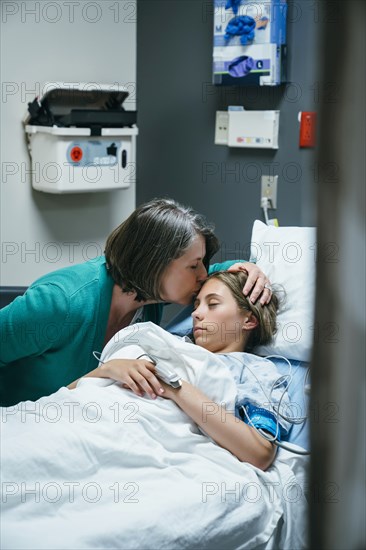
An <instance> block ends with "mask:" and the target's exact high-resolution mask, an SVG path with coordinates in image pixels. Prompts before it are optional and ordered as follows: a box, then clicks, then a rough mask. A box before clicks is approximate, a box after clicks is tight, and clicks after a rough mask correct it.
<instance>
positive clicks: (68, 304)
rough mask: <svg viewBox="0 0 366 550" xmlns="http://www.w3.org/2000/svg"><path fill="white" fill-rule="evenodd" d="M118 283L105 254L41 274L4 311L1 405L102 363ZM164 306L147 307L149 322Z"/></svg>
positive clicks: (0, 319)
mask: <svg viewBox="0 0 366 550" xmlns="http://www.w3.org/2000/svg"><path fill="white" fill-rule="evenodd" d="M233 263H234V262H225V263H224V264H215V265H213V266H211V268H210V272H212V271H217V270H219V269H226V268H227V267H228V265H232V264H233ZM113 285H114V282H113V280H112V278H111V276H110V275H109V274H108V272H107V269H106V263H105V258H104V256H101V257H99V258H96V259H95V260H91V261H89V262H86V263H83V264H79V265H75V266H72V267H67V268H64V269H60V270H58V271H54V272H53V273H50V274H47V275H45V276H43V277H41V278H40V279H38V280H37V281H36V282H35V283H33V284H32V285H31V286H30V287H29V288H28V290H27V291H26V293H25V294H24V295H23V296H20V297H18V298H16V299H15V300H14V301H13V302H12V303H11V304H10V305H8V306H7V307H5V308H3V309H2V310H0V326H1V332H0V335H1V348H0V405H1V406H10V405H14V404H16V403H19V401H25V400H31V401H34V400H36V399H38V398H39V397H41V396H44V395H49V394H51V393H54V392H56V391H57V390H58V389H59V388H60V387H62V386H66V385H68V384H70V383H71V382H72V381H73V380H76V379H77V378H80V377H81V376H83V375H84V374H86V373H87V372H90V371H91V370H93V369H95V368H96V367H97V366H98V361H97V360H96V359H95V357H94V356H93V351H99V352H100V351H102V348H103V343H104V338H105V332H106V327H107V323H108V317H109V310H110V305H111V299H112V289H113ZM162 309H163V304H152V305H148V306H144V311H143V320H144V321H152V322H154V323H157V324H159V323H160V321H161V317H162Z"/></svg>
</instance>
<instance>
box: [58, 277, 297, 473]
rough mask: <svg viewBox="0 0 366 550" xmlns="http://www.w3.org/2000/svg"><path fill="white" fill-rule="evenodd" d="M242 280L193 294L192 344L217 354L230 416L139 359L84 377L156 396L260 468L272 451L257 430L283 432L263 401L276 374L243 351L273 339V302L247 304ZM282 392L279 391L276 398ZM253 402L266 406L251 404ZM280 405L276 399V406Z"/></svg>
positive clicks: (212, 282)
mask: <svg viewBox="0 0 366 550" xmlns="http://www.w3.org/2000/svg"><path fill="white" fill-rule="evenodd" d="M246 278H247V275H246V273H244V272H240V273H229V272H219V273H215V274H213V275H211V276H210V277H209V278H208V279H207V281H206V282H205V283H204V285H203V286H202V288H201V290H200V292H199V294H198V295H197V298H196V300H195V304H194V311H193V313H192V317H193V338H194V342H195V344H197V345H198V346H201V347H203V348H205V349H206V350H208V351H210V352H212V353H217V354H222V358H223V359H224V360H225V363H226V364H227V366H228V368H229V369H230V370H231V372H232V375H233V377H234V379H235V381H236V383H237V385H238V388H239V398H238V399H237V403H236V409H235V414H233V413H231V412H228V411H226V410H223V409H222V407H220V406H219V405H217V404H216V403H213V402H212V401H210V399H209V398H208V397H207V395H205V394H204V393H203V392H202V391H201V390H200V389H198V388H197V387H195V386H194V385H192V384H190V383H189V382H188V381H186V380H183V381H182V385H181V387H180V388H178V389H174V388H172V387H171V386H169V385H167V384H165V383H164V382H162V381H161V380H160V379H158V378H157V377H156V375H155V373H154V371H155V366H154V365H153V363H151V362H150V361H146V360H143V359H137V360H136V361H131V360H130V359H127V360H124V359H114V360H111V361H107V362H106V363H104V364H102V365H101V366H100V367H98V368H97V369H95V370H94V371H92V372H91V373H89V374H88V375H87V376H93V377H101V378H112V379H114V380H118V381H119V382H121V383H122V385H123V387H125V388H129V389H130V390H132V391H133V392H134V393H135V394H136V395H139V396H142V395H144V393H145V392H146V393H147V394H148V395H149V396H150V397H151V398H152V399H156V398H157V396H160V397H164V398H166V399H171V400H172V401H174V402H175V403H176V404H177V405H178V406H179V407H180V408H181V409H182V410H183V411H184V412H185V413H186V414H187V415H188V416H190V417H191V419H192V420H193V421H194V422H196V423H197V424H198V425H199V426H200V427H201V428H202V429H203V430H204V432H205V433H206V434H207V435H209V436H210V437H211V438H212V439H213V440H214V441H215V442H216V443H218V444H219V445H220V446H221V447H223V448H225V449H227V450H228V451H230V452H231V453H232V454H233V455H235V456H236V457H237V458H238V459H239V460H240V461H243V462H249V463H251V464H253V465H254V466H256V467H258V468H261V469H263V470H265V469H267V468H268V467H269V466H270V465H271V463H272V462H273V459H274V457H275V453H276V447H275V445H274V444H273V443H272V442H270V441H268V440H266V439H265V438H264V437H262V436H261V435H260V434H259V433H258V432H257V429H258V428H261V429H262V430H264V431H265V432H267V433H268V434H270V437H271V436H280V435H281V433H283V432H284V431H285V430H286V428H287V426H286V423H284V422H283V421H282V420H281V421H280V422H279V424H278V425H277V416H276V414H274V412H273V409H272V407H271V405H269V403H268V401H269V399H271V400H272V399H274V400H276V397H273V395H274V394H273V395H271V388H272V386H273V383H274V382H275V381H276V379H277V378H279V375H278V374H277V371H276V369H275V367H274V365H273V364H272V363H270V362H269V361H265V360H263V359H261V358H259V357H256V356H252V355H250V354H246V353H244V354H243V352H244V350H246V349H248V348H251V347H253V346H255V345H257V344H266V343H268V342H269V341H270V340H271V339H272V337H273V336H274V334H275V332H276V312H277V307H278V299H277V297H276V295H275V294H273V296H272V299H271V301H270V303H269V304H267V305H264V306H262V305H260V304H252V303H251V302H250V300H249V299H247V298H246V297H245V296H244V295H243V293H242V289H243V286H244V285H245V282H246ZM243 361H244V365H243ZM248 370H249V372H250V373H252V372H255V373H256V374H254V378H253V377H252V379H250V376H248V372H247V371H248ZM117 373H118V375H117ZM263 384H265V385H267V386H266V387H267V393H266V392H264V395H263V393H262V395H260V397H258V396H255V394H256V393H260V391H261V390H260V388H261V387H262V385H263ZM75 386H76V382H74V383H73V384H71V385H70V386H68V387H69V388H70V389H73V388H74V387H75ZM272 389H273V388H272ZM277 391H278V388H277ZM282 392H283V388H282V390H281V391H280V394H281V395H282ZM253 396H254V398H253V399H251V397H253ZM258 400H259V402H261V403H264V402H266V404H265V405H263V406H258V405H257V406H256V405H255V403H256V402H257V403H258ZM279 401H280V397H279V398H278V399H277V404H278V403H279ZM253 403H254V406H253ZM242 404H244V405H245V410H246V414H244V417H243V420H244V422H243V421H241V420H240V419H239V411H240V410H243V407H241V405H242ZM208 410H209V411H210V414H207V411H208ZM240 416H241V415H240ZM256 428H257V429H256Z"/></svg>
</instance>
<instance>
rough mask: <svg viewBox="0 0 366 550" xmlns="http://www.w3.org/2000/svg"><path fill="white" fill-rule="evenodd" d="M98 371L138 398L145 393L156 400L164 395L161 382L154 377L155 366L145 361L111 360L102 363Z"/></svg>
mask: <svg viewBox="0 0 366 550" xmlns="http://www.w3.org/2000/svg"><path fill="white" fill-rule="evenodd" d="M100 370H101V371H102V372H103V373H104V375H105V376H106V377H108V378H112V379H113V380H117V381H118V382H122V386H123V387H124V388H129V389H130V390H132V391H133V392H134V393H135V394H136V395H139V396H140V397H142V396H143V395H144V393H145V392H146V393H147V394H148V395H149V396H150V397H151V398H152V399H156V397H157V396H158V395H160V396H161V395H162V394H163V393H164V389H163V387H162V386H163V382H161V381H160V380H159V379H158V378H157V377H156V376H155V365H154V364H153V363H151V362H150V361H146V360H145V359H112V360H111V361H107V362H106V363H103V364H102V365H101V366H100Z"/></svg>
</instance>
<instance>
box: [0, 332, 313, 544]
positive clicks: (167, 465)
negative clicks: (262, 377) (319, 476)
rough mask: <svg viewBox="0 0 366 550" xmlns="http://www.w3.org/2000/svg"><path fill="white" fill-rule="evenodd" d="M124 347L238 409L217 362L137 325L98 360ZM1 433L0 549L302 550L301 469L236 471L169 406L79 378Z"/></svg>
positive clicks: (279, 463) (297, 461) (28, 406)
mask: <svg viewBox="0 0 366 550" xmlns="http://www.w3.org/2000/svg"><path fill="white" fill-rule="evenodd" d="M136 327H137V328H136ZM131 346H141V347H143V349H144V350H145V351H146V352H147V353H149V354H151V355H153V356H154V358H155V359H159V360H161V361H168V362H169V364H170V366H172V365H174V369H175V370H176V371H177V372H178V373H179V374H181V376H182V377H183V378H185V379H186V380H189V381H190V382H191V383H193V384H195V385H197V386H198V387H200V388H201V389H202V390H203V391H204V392H205V393H206V394H207V395H208V396H209V397H210V399H213V400H214V401H216V402H217V403H226V405H227V409H232V408H233V404H234V400H235V396H236V386H235V383H234V380H233V378H232V377H231V374H230V373H229V371H228V370H227V368H226V367H225V366H223V364H222V363H221V360H220V358H219V357H218V356H216V355H214V354H211V353H210V352H207V351H206V350H204V349H202V348H199V347H198V346H194V345H192V344H190V343H186V342H183V341H180V340H177V339H176V337H175V336H172V335H170V334H169V333H166V332H165V331H164V330H162V329H160V328H159V327H157V326H156V325H153V324H151V323H143V324H140V325H135V326H132V327H128V328H127V329H124V330H123V331H121V332H120V333H118V335H117V337H115V338H114V340H113V341H111V342H110V343H109V344H108V345H107V346H106V348H105V350H104V352H103V355H102V357H103V359H107V358H110V357H117V356H120V357H124V356H125V355H124V353H123V352H124V350H125V352H126V349H125V348H130V350H131ZM209 412H210V411H209V410H207V414H209ZM1 423H2V437H1V467H2V485H1V489H2V497H1V506H2V521H1V547H2V548H6V549H15V548H16V549H20V548H21V549H35V548H37V549H42V548H47V549H49V548H52V549H63V550H64V549H94V548H95V549H97V548H98V549H102V548H103V549H105V548H114V549H117V548H118V549H126V550H127V549H140V550H147V549H158V548H159V549H169V550H171V549H183V548H184V549H195V548H207V549H216V548H217V549H222V548H225V549H244V548H248V549H251V550H252V549H253V548H260V549H264V548H266V549H272V548H276V549H277V548H288V549H294V548H296V549H298V548H304V547H305V544H306V540H305V530H306V529H305V518H306V499H305V494H304V486H305V479H304V478H305V464H306V460H305V458H304V457H295V456H294V455H291V454H290V453H287V452H286V451H282V450H281V451H280V452H279V453H278V456H277V458H276V460H275V462H274V464H273V465H272V466H271V467H270V468H269V470H268V471H266V472H262V471H261V470H259V469H257V468H255V467H254V466H251V465H249V464H247V463H241V462H240V461H239V460H238V459H237V458H235V457H234V456H233V455H232V454H231V453H230V452H228V451H226V450H225V449H222V448H221V447H219V446H218V445H216V444H215V443H214V442H213V441H212V440H211V439H210V438H209V437H207V436H205V435H204V434H202V433H201V431H200V430H199V429H198V428H197V426H196V424H195V423H194V422H192V420H191V419H190V418H189V417H188V416H187V415H186V414H185V413H184V412H183V411H182V410H180V409H179V408H178V407H177V406H176V405H175V403H173V402H172V401H170V400H167V399H163V398H157V399H156V400H152V399H150V398H149V397H146V396H144V397H139V396H136V395H135V394H133V393H132V392H131V391H129V390H126V389H124V388H122V387H121V386H120V385H119V384H118V383H114V382H111V381H110V380H106V379H96V378H84V379H82V381H81V382H79V384H78V387H77V388H76V389H75V390H72V391H71V390H68V389H67V388H61V389H60V390H59V391H58V392H56V393H55V394H53V395H51V396H48V397H44V398H41V399H39V400H38V401H36V402H30V401H27V402H24V403H20V404H19V405H17V406H15V407H8V408H6V409H2V410H1Z"/></svg>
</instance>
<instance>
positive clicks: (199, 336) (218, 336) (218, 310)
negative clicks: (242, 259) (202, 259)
mask: <svg viewBox="0 0 366 550" xmlns="http://www.w3.org/2000/svg"><path fill="white" fill-rule="evenodd" d="M194 307H195V309H194V311H193V313H192V317H193V334H194V340H195V343H196V344H197V345H198V346H201V347H203V348H205V349H207V350H209V351H211V352H213V353H229V352H232V351H243V349H244V343H245V338H246V337H245V333H244V330H243V325H244V323H245V322H246V320H247V318H248V317H249V312H245V311H242V310H240V309H239V306H238V304H237V303H236V300H235V298H234V297H233V295H232V294H231V292H230V290H229V289H228V287H227V286H226V285H225V284H224V283H223V282H221V281H219V280H218V279H210V280H209V281H208V282H207V283H206V284H205V285H203V287H202V289H201V291H200V293H199V294H198V296H197V298H196V300H195V302H194Z"/></svg>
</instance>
